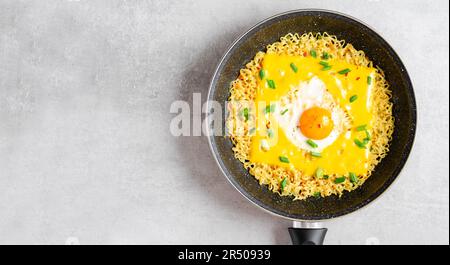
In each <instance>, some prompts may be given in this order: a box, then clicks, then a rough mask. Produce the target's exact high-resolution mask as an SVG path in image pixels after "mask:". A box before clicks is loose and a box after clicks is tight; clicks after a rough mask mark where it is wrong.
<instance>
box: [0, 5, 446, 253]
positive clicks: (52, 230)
mask: <svg viewBox="0 0 450 265" xmlns="http://www.w3.org/2000/svg"><path fill="white" fill-rule="evenodd" d="M310 7H316V8H326V9H332V10H337V11H341V12H344V13H347V14H350V15H353V16H355V17H357V18H359V19H361V20H363V21H365V22H366V23H368V24H370V25H372V26H373V27H374V28H375V29H376V30H378V31H379V32H381V34H382V35H383V36H384V37H385V38H386V39H387V40H388V41H389V42H390V43H391V44H392V46H393V47H394V48H395V49H396V50H397V52H398V53H399V55H400V56H401V58H402V59H403V61H404V63H405V64H406V66H407V69H408V70H409V72H410V75H411V77H412V80H413V82H414V85H415V92H416V96H417V103H418V108H419V126H418V132H417V139H416V142H415V146H414V149H413V152H412V155H411V156H410V159H409V161H408V163H407V165H406V168H405V169H404V171H403V172H402V173H401V176H400V178H399V179H398V181H396V182H395V183H394V185H393V186H392V187H391V188H390V189H389V190H388V191H387V192H386V194H384V195H383V196H382V197H381V198H380V199H379V200H377V201H375V202H374V203H373V204H371V205H370V206H368V207H366V208H364V209H363V210H361V211H359V212H357V213H354V214H352V215H349V216H345V217H342V218H339V219H337V220H332V221H330V222H327V223H326V226H327V227H328V228H329V229H330V230H329V233H328V236H327V238H326V243H328V244H366V243H370V244H373V243H375V244H376V243H380V244H417V243H423V244H448V243H449V181H448V178H449V173H448V171H449V166H448V160H449V129H448V128H449V108H448V106H449V97H448V87H449V75H448V70H449V64H448V62H449V60H448V58H449V53H448V50H449V39H448V12H449V8H448V1H445V0H442V1H387V0H379V1H376V0H372V1H300V0H297V1H261V0H252V1H237V0H233V1H207V0H197V1H193V0H192V1H107V0H103V1H83V0H80V1H76V0H72V1H5V0H0V243H2V244H8V243H9V244H64V243H66V242H67V243H81V244H153V243H163V244H175V243H181V244H183V243H187V244H195V243H197V244H212V243H214V244H289V243H290V239H289V237H288V233H287V231H286V228H287V227H288V226H289V225H290V222H288V221H285V220H281V219H279V218H276V217H273V216H271V215H269V214H267V213H265V212H263V211H261V210H259V209H257V208H255V207H254V206H253V205H251V204H249V203H248V202H247V201H246V200H245V199H244V198H242V197H241V196H240V195H239V193H238V192H237V191H235V190H234V189H233V188H232V187H231V186H230V185H229V184H228V183H227V181H226V180H225V178H223V177H222V176H221V173H220V172H219V170H218V168H217V167H216V165H215V163H214V162H213V159H212V157H211V155H210V152H209V149H208V146H207V142H206V139H205V138H204V137H179V138H176V137H173V136H171V135H170V133H169V121H170V119H171V118H172V117H173V116H174V115H173V114H170V113H169V106H170V104H171V103H172V102H173V101H174V100H180V99H184V100H191V99H192V93H193V92H201V93H202V95H203V98H205V97H206V90H207V85H208V81H209V78H210V77H211V75H212V72H213V69H214V67H215V66H216V64H217V63H218V61H219V59H220V56H221V55H222V54H223V52H224V51H225V50H226V48H227V46H228V45H229V44H230V43H231V42H232V41H233V40H234V39H235V38H236V37H237V36H238V35H239V34H240V33H241V32H243V31H244V30H245V29H247V28H249V27H250V26H252V25H253V24H255V23H256V22H258V21H260V20H262V19H264V18H266V17H268V16H271V15H273V14H276V13H279V12H282V11H287V10H291V9H298V8H310Z"/></svg>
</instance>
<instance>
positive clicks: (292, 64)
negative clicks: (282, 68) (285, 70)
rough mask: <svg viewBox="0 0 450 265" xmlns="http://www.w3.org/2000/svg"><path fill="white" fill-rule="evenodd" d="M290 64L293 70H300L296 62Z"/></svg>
mask: <svg viewBox="0 0 450 265" xmlns="http://www.w3.org/2000/svg"><path fill="white" fill-rule="evenodd" d="M290 66H291V69H292V71H294V73H297V72H298V68H297V66H296V65H295V64H294V63H291V64H290Z"/></svg>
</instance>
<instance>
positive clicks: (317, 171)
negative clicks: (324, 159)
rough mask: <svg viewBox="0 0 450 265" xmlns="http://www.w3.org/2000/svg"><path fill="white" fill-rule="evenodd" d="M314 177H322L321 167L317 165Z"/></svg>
mask: <svg viewBox="0 0 450 265" xmlns="http://www.w3.org/2000/svg"><path fill="white" fill-rule="evenodd" d="M316 177H317V178H321V177H323V168H321V167H318V168H317V169H316Z"/></svg>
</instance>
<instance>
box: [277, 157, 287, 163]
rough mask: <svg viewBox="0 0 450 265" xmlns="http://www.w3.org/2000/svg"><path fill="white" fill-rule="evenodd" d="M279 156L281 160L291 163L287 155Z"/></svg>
mask: <svg viewBox="0 0 450 265" xmlns="http://www.w3.org/2000/svg"><path fill="white" fill-rule="evenodd" d="M278 158H279V159H280V162H283V163H289V159H288V158H287V157H285V156H280V157H278Z"/></svg>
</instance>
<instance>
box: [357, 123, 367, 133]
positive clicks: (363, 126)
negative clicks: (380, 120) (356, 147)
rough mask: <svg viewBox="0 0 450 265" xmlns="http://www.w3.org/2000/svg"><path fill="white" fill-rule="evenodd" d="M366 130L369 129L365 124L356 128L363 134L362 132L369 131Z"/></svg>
mask: <svg viewBox="0 0 450 265" xmlns="http://www.w3.org/2000/svg"><path fill="white" fill-rule="evenodd" d="M366 128H367V124H363V125H359V126H358V127H356V130H357V131H358V132H362V131H365V130H367V129H366Z"/></svg>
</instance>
